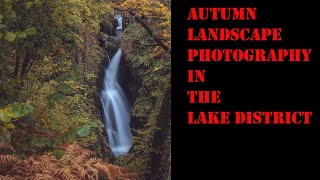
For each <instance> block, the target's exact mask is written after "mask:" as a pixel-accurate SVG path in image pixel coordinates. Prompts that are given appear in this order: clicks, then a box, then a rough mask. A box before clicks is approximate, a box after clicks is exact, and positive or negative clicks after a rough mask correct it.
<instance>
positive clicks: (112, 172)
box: [0, 143, 138, 180]
mask: <svg viewBox="0 0 320 180" xmlns="http://www.w3.org/2000/svg"><path fill="white" fill-rule="evenodd" d="M6 147H7V146H6ZM8 147H10V146H8ZM61 148H62V149H65V154H64V155H63V157H62V158H61V159H60V160H58V159H57V158H56V157H55V156H53V155H42V156H40V157H39V158H37V159H35V158H34V157H33V156H31V157H29V158H28V159H26V160H19V159H18V157H17V156H16V155H0V166H1V167H9V166H12V167H11V169H10V168H9V170H8V171H6V172H5V173H7V175H14V177H11V176H0V180H2V179H6V180H7V179H8V180H11V179H33V180H51V179H52V180H54V179H62V180H97V179H99V178H100V177H102V178H103V179H105V178H107V179H108V180H116V179H122V180H136V179H138V175H137V174H135V173H128V172H127V171H126V169H125V168H122V167H119V166H115V165H112V164H108V163H104V162H103V161H102V160H101V159H99V158H95V157H92V156H93V155H94V152H92V151H90V150H88V149H84V148H82V147H81V146H79V145H78V144H75V143H74V144H71V145H69V146H67V147H61ZM0 173H1V172H0Z"/></svg>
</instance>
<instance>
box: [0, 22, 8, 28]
mask: <svg viewBox="0 0 320 180" xmlns="http://www.w3.org/2000/svg"><path fill="white" fill-rule="evenodd" d="M0 22H1V21H0ZM6 27H7V26H6V25H4V24H0V29H2V28H6Z"/></svg>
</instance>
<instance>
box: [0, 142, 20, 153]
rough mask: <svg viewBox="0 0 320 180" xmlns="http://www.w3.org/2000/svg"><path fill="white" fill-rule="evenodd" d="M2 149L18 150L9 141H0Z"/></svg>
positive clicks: (0, 148)
mask: <svg viewBox="0 0 320 180" xmlns="http://www.w3.org/2000/svg"><path fill="white" fill-rule="evenodd" d="M0 150H11V151H13V152H16V151H15V150H14V148H13V146H12V145H11V144H9V143H0Z"/></svg>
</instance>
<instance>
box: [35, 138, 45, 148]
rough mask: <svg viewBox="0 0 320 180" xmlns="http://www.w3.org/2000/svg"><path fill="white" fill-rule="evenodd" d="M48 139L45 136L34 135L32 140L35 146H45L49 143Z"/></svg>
mask: <svg viewBox="0 0 320 180" xmlns="http://www.w3.org/2000/svg"><path fill="white" fill-rule="evenodd" d="M47 141H48V139H47V138H43V137H34V138H33V139H32V141H31V143H32V145H33V146H36V147H40V148H41V147H44V146H45V145H46V144H47Z"/></svg>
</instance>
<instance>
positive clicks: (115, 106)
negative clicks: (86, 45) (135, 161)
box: [101, 15, 132, 156]
mask: <svg viewBox="0 0 320 180" xmlns="http://www.w3.org/2000/svg"><path fill="white" fill-rule="evenodd" d="M115 19H116V20H117V27H116V35H117V36H121V33H122V31H123V26H122V16H121V15H116V16H115ZM121 56H122V51H121V48H119V49H118V50H117V51H116V53H115V54H114V55H113V57H112V58H111V61H110V64H109V65H108V66H107V68H106V70H105V76H104V85H103V90H102V92H101V102H102V105H103V114H104V124H105V129H106V132H107V136H108V142H109V146H110V148H111V151H112V152H113V154H114V155H115V156H119V155H126V154H127V153H128V152H129V150H130V148H131V146H132V134H131V128H130V126H129V123H130V113H129V108H128V103H127V98H126V95H125V93H124V91H123V89H122V87H121V86H120V84H119V82H118V74H119V72H118V71H119V65H120V61H121Z"/></svg>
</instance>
